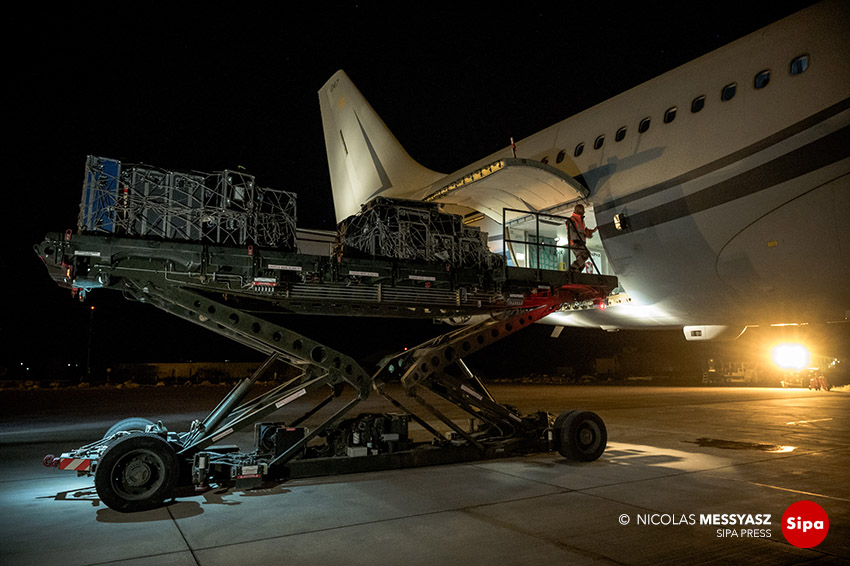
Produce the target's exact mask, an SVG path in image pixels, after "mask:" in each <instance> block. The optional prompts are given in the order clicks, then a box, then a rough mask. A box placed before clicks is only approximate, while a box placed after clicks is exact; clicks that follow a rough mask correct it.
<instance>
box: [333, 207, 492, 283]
mask: <svg viewBox="0 0 850 566" xmlns="http://www.w3.org/2000/svg"><path fill="white" fill-rule="evenodd" d="M337 230H338V233H337V243H336V254H337V255H338V256H343V255H347V256H353V257H380V258H391V259H400V260H412V261H423V262H430V263H434V262H442V263H446V264H450V265H453V266H458V267H472V266H480V267H486V268H493V267H498V265H500V260H501V256H497V255H494V254H492V253H491V252H490V250H489V248H488V247H487V234H485V233H483V232H481V230H480V229H479V228H477V227H471V226H465V225H464V224H463V219H462V218H461V217H460V216H459V215H457V214H448V213H445V212H441V211H440V209H439V204H437V203H433V202H421V201H410V200H402V199H390V198H385V197H378V198H376V199H374V200H372V201H370V202H369V203H368V204H365V205H363V207H362V209H361V211H360V212H359V213H358V214H355V215H354V216H350V217H348V218H346V219H345V220H343V221H342V222H341V223H340V224H339V226H338V228H337Z"/></svg>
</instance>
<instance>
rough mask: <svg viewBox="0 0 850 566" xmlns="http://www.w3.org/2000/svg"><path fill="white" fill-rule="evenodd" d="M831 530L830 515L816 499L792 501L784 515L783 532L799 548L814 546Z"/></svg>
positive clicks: (786, 538)
mask: <svg viewBox="0 0 850 566" xmlns="http://www.w3.org/2000/svg"><path fill="white" fill-rule="evenodd" d="M828 531H829V517H827V516H826V511H824V510H823V507H821V506H820V505H818V504H817V503H815V502H814V501H798V502H797V503H792V504H791V506H790V507H788V509H786V510H785V513H784V514H783V515H782V534H783V535H785V540H787V541H788V542H790V543H791V544H793V545H794V546H796V547H797V548H812V547H815V546H817V545H819V544H820V543H822V542H823V539H825V538H826V533H827V532H828Z"/></svg>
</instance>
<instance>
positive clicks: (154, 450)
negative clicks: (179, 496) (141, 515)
mask: <svg viewBox="0 0 850 566" xmlns="http://www.w3.org/2000/svg"><path fill="white" fill-rule="evenodd" d="M179 474H180V463H179V460H178V458H177V454H176V453H175V452H174V449H173V448H172V447H171V445H170V444H168V442H166V441H165V440H164V439H163V438H162V437H160V436H157V435H156V434H149V433H134V434H130V435H127V436H121V437H119V438H117V439H116V440H115V441H114V442H113V443H112V444H110V446H109V448H107V449H106V452H105V453H104V454H103V456H102V457H101V459H100V461H99V462H98V464H97V470H95V473H94V486H95V489H96V490H97V495H98V496H99V497H100V500H101V501H103V502H104V503H105V504H106V505H107V506H108V507H109V508H110V509H114V510H115V511H120V512H122V513H132V512H135V511H146V510H148V509H154V508H156V507H159V506H161V505H162V503H163V502H164V501H165V500H166V499H167V498H168V497H170V496H171V494H172V492H173V491H174V487H175V486H176V484H177V478H178V476H179Z"/></svg>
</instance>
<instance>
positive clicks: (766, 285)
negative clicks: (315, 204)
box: [320, 2, 850, 330]
mask: <svg viewBox="0 0 850 566" xmlns="http://www.w3.org/2000/svg"><path fill="white" fill-rule="evenodd" d="M848 22H850V9H848V4H847V3H842V2H826V3H823V4H819V5H816V6H814V7H812V8H809V9H807V10H804V11H802V12H800V13H798V14H795V15H793V16H791V17H789V18H786V19H784V20H782V21H780V22H777V23H775V24H772V25H770V26H768V27H766V28H764V29H762V30H759V31H757V32H755V33H753V34H751V35H748V36H746V37H744V38H742V39H740V40H738V41H735V42H733V43H731V44H729V45H727V46H725V47H723V48H720V49H718V50H716V51H714V52H711V53H709V54H707V55H705V56H703V57H700V58H699V59H696V60H694V61H692V62H691V63H688V64H686V65H683V66H682V67H679V68H677V69H674V70H672V71H670V72H668V73H665V74H664V75H662V76H660V77H657V78H655V79H653V80H650V81H648V82H646V83H644V84H642V85H639V86H637V87H635V88H633V89H631V90H629V91H627V92H625V93H623V94H620V95H618V96H616V97H614V98H612V99H610V100H607V101H605V102H603V103H601V104H598V105H596V106H594V107H592V108H590V109H588V110H586V111H584V112H581V113H580V114H577V115H575V116H573V117H571V118H568V119H566V120H564V121H562V122H560V123H558V124H555V125H553V126H551V127H549V128H547V129H545V130H543V131H541V132H539V133H537V134H535V135H532V136H530V137H529V138H527V139H524V140H521V141H519V142H517V143H516V149H515V151H516V155H517V157H521V158H526V159H530V160H534V161H535V162H541V163H544V164H547V165H548V166H549V167H554V168H556V169H557V170H559V171H560V172H562V173H563V174H565V175H567V176H569V177H572V178H573V179H576V180H577V181H579V182H580V183H581V184H582V185H583V186H584V187H585V188H586V190H587V192H586V196H584V195H575V196H574V197H572V198H564V197H563V196H562V194H558V196H553V195H552V193H551V192H547V190H543V189H546V186H545V183H544V184H542V185H541V184H540V183H539V182H538V183H535V182H532V181H531V180H530V181H529V182H528V184H527V185H523V184H522V183H520V184H518V185H513V186H510V187H505V188H504V190H503V191H501V193H500V192H499V191H492V193H487V192H486V191H482V190H478V191H477V192H476V191H475V190H474V187H473V186H472V185H470V188H469V189H467V190H466V193H465V190H464V188H460V189H458V190H457V191H455V192H454V193H452V194H451V195H448V196H447V197H446V198H445V199H440V200H444V201H445V202H448V203H453V204H456V205H461V206H464V207H466V208H470V209H476V208H477V209H478V210H482V211H483V210H490V211H492V210H497V209H500V208H501V207H503V206H506V205H509V206H511V207H517V208H519V207H520V206H521V207H522V208H524V209H526V210H537V211H541V210H542V211H559V213H562V214H566V215H567V216H568V215H569V214H570V212H571V211H572V206H571V204H572V203H574V202H577V201H579V200H580V201H581V202H583V203H584V204H585V206H586V208H587V209H588V213H587V224H588V225H589V226H591V227H593V226H598V227H599V231H598V237H597V238H595V239H594V240H595V241H596V242H599V243H601V245H602V247H603V248H604V253H605V254H606V256H607V262H608V264H609V265H610V268H611V271H613V273H614V274H616V275H617V277H618V278H619V281H620V284H621V286H622V287H623V288H624V289H625V291H626V292H627V293H628V295H629V296H630V298H631V302H630V303H629V304H627V305H617V306H614V307H612V308H609V309H606V310H604V311H598V310H596V311H594V310H585V311H569V312H562V313H556V314H554V315H552V316H550V317H548V318H547V319H546V322H549V323H552V324H564V325H570V326H592V327H602V328H607V329H616V328H642V327H683V326H687V325H726V326H730V327H737V328H738V330H740V329H741V328H742V327H744V326H749V325H767V324H781V323H814V322H836V321H846V320H847V319H848V318H850V234H848V230H850V174H849V173H850V127H848V126H850V39H848V38H850V24H848ZM338 75H339V73H338ZM338 75H335V77H336V78H338ZM343 77H344V75H343ZM333 80H334V79H331V81H329V82H328V84H327V85H325V87H324V88H323V90H322V91H320V98H322V97H323V94H326V95H327V98H328V100H329V101H334V100H335V99H334V98H333V96H334V95H332V94H331V91H330V90H329V88H328V87H329V85H331V84H332V82H333ZM352 88H353V87H352ZM354 92H355V93H356V89H355V90H354ZM358 94H359V93H358ZM700 97H703V98H702V99H701V100H702V102H700ZM323 104H324V103H323ZM333 104H335V102H331V103H330V104H329V105H328V106H329V107H330V106H333ZM352 105H353V103H352ZM367 106H368V105H367ZM342 108H343V106H342V105H340V106H339V111H340V113H341V112H342ZM330 112H331V110H328V107H326V106H323V117H324V119H325V122H326V130H325V134H326V144H327V146H328V154H329V163H330V165H331V177H332V183H333V185H334V193H335V203H336V204H337V213H338V215H340V208H341V206H340V203H341V202H342V201H340V200H337V193H340V192H342V191H344V190H345V191H350V194H351V198H353V199H354V200H355V201H356V200H357V199H358V198H360V202H363V201H365V198H364V197H368V196H371V195H374V194H378V193H379V194H382V195H384V196H396V197H401V198H423V197H424V196H426V195H432V194H434V192H435V191H437V190H438V189H440V188H441V187H445V186H446V185H447V184H449V183H451V182H452V181H453V180H455V179H459V178H462V177H463V176H464V175H465V174H467V173H469V172H471V171H476V170H478V169H480V168H481V167H484V166H486V165H487V164H489V163H493V162H494V161H497V160H499V159H503V158H508V157H511V155H512V153H513V149H512V148H510V147H507V148H504V149H502V150H500V151H498V152H496V153H494V154H492V155H490V156H487V157H485V158H483V159H481V160H480V161H478V162H476V163H473V164H471V165H469V166H467V167H464V168H462V169H459V170H458V171H457V172H455V173H452V174H450V175H445V176H443V175H440V174H437V173H434V172H430V171H427V170H425V169H424V168H417V166H415V165H413V164H411V163H410V162H407V161H406V160H409V158H408V157H407V156H406V154H404V153H403V150H401V153H402V154H403V155H402V156H401V157H398V158H397V159H396V158H394V155H395V154H393V153H392V151H385V150H384V151H382V146H383V147H386V144H389V145H390V146H392V145H393V143H397V142H395V140H394V138H392V136H391V134H389V132H388V131H387V132H386V133H385V134H384V136H385V137H386V136H387V135H388V136H389V138H390V141H385V142H382V141H381V140H380V139H379V138H380V137H381V134H380V133H379V132H378V130H379V128H378V127H377V126H376V127H375V129H374V130H373V129H372V126H370V125H369V120H368V118H366V117H365V116H364V114H365V111H363V110H361V111H360V113H359V114H357V118H356V120H357V126H358V128H359V132H357V133H356V135H357V136H360V135H362V137H363V139H365V140H366V145H367V146H368V148H369V153H370V159H371V160H372V163H374V164H376V167H377V171H378V172H377V173H375V174H373V175H372V176H371V177H372V178H373V179H372V180H369V179H370V177H369V175H363V174H359V175H358V174H357V173H358V172H362V171H363V170H364V168H363V166H359V165H357V164H355V163H353V162H352V161H351V159H353V158H354V157H355V156H356V151H355V149H356V147H355V145H356V142H355V141H354V138H355V131H354V130H353V129H352V128H348V129H346V128H345V127H342V126H340V127H339V130H340V132H339V134H336V132H335V129H337V126H330V127H329V121H330V120H329V116H330ZM673 112H675V117H672V119H671V116H672V114H673ZM342 123H343V122H342V121H341V119H338V120H337V124H342ZM379 125H380V126H383V124H382V123H380V124H379ZM647 126H648V127H647ZM334 134H335V135H334ZM600 136H604V139H603V138H601V137H600ZM340 138H342V144H343V145H341V146H340ZM376 140H377V141H376ZM346 142H347V144H348V145H345V144H346ZM600 142H601V143H600ZM581 144H583V146H581ZM337 146H340V147H343V148H344V150H345V153H344V155H343V154H342V152H341V151H340V149H339V147H337ZM580 146H581V147H582V149H581V151H579V150H578V148H579V147H580ZM398 149H400V147H399V148H398ZM349 151H351V155H349ZM346 160H349V161H346ZM393 161H401V162H404V163H402V165H398V166H397V167H396V166H394V165H393V163H392V162H393ZM371 167H372V166H371V165H370V166H369V171H370V173H372V169H371ZM343 168H344V169H345V171H346V172H345V173H343V172H341V171H342V169H343ZM406 173H407V174H406ZM346 175H347V178H346V180H342V179H343V176H346ZM406 179H410V181H409V182H407V181H406ZM346 183H349V184H347V185H345V187H343V185H344V184H346ZM358 183H359V185H358ZM541 187H542V189H541ZM488 194H492V202H485V201H486V200H487V199H488V198H489V197H488ZM507 194H510V196H505V195H507ZM512 197H516V199H515V200H511V198H512ZM517 203H520V204H519V205H518V204H517ZM565 210H566V212H561V211H565ZM345 215H347V214H343V216H345ZM489 216H490V217H491V220H496V219H495V218H493V216H494V215H493V214H492V213H490V214H489ZM615 216H618V218H619V219H620V220H621V221H622V220H624V221H625V222H627V225H626V226H623V225H622V224H621V225H620V228H619V229H618V227H616V226H615V222H614V220H615ZM491 224H492V222H491ZM498 248H499V249H501V243H498Z"/></svg>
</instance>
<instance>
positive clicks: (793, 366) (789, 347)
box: [771, 343, 812, 371]
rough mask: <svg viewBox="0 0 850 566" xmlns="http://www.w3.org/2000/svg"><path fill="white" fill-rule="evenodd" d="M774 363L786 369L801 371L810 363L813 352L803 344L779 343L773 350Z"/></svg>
mask: <svg viewBox="0 0 850 566" xmlns="http://www.w3.org/2000/svg"><path fill="white" fill-rule="evenodd" d="M771 358H773V363H775V364H776V365H777V366H779V368H780V369H784V370H795V371H800V370H801V369H803V368H805V367H807V366H808V365H809V361H810V360H811V359H812V354H811V353H810V352H809V350H808V349H807V348H806V347H805V346H803V345H802V344H797V343H787V344H779V345H778V346H776V347H775V348H773V350H772V351H771Z"/></svg>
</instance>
